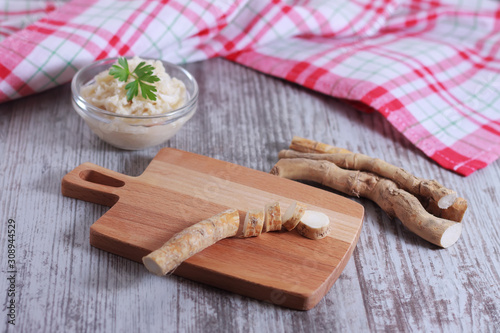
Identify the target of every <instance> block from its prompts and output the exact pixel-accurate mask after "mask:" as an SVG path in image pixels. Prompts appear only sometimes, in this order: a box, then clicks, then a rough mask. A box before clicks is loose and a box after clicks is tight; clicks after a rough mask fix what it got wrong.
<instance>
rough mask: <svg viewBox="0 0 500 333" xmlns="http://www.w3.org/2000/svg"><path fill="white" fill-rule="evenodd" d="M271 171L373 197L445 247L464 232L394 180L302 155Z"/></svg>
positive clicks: (414, 229)
mask: <svg viewBox="0 0 500 333" xmlns="http://www.w3.org/2000/svg"><path fill="white" fill-rule="evenodd" d="M271 173H272V174H274V175H277V176H280V177H283V178H288V179H301V180H309V181H313V182H316V183H319V184H323V185H325V186H328V187H331V188H333V189H335V190H337V191H341V192H343V193H345V194H348V195H353V196H357V197H358V196H362V197H365V198H368V199H371V200H372V201H374V202H375V203H377V204H378V205H379V206H380V207H381V208H382V209H383V210H384V211H385V212H386V213H387V214H389V215H390V216H393V217H397V218H398V219H399V220H400V221H401V222H402V223H403V225H404V226H405V227H406V228H408V229H409V230H410V231H412V232H413V233H415V234H416V235H418V236H420V237H422V238H423V239H425V240H427V241H429V242H431V243H433V244H436V245H438V246H441V247H443V248H446V247H449V246H451V245H453V244H454V243H455V242H456V241H457V240H458V239H459V237H460V235H461V232H462V224H461V223H457V222H455V221H450V220H446V219H442V218H439V217H436V216H434V215H432V214H430V213H428V212H427V211H426V210H425V209H424V208H423V207H422V204H421V203H420V202H419V201H418V199H417V198H416V197H415V196H414V195H412V194H410V193H408V192H407V191H405V190H402V189H400V188H399V187H398V186H397V184H396V183H395V182H394V181H392V180H389V179H386V178H380V177H378V176H377V175H374V174H372V173H367V172H362V171H353V170H344V169H341V168H339V167H338V166H336V165H335V164H334V163H331V162H328V161H315V160H309V159H303V158H294V159H281V160H279V161H278V163H276V165H275V166H274V167H273V169H272V170H271Z"/></svg>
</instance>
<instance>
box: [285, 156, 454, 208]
mask: <svg viewBox="0 0 500 333" xmlns="http://www.w3.org/2000/svg"><path fill="white" fill-rule="evenodd" d="M279 158H307V159H311V160H326V161H329V162H332V163H335V164H336V165H337V166H339V167H341V168H344V169H350V170H360V171H368V172H372V173H374V174H376V175H379V176H382V177H385V178H387V179H391V180H393V181H394V182H396V184H398V185H399V186H400V187H401V188H403V189H404V190H406V191H408V192H410V193H412V194H414V195H416V196H421V197H424V198H431V199H432V200H434V201H435V202H437V203H438V207H439V208H441V209H446V208H448V207H450V206H452V205H453V203H454V202H455V200H456V199H457V194H456V192H455V191H453V190H450V189H448V188H445V187H444V186H442V185H441V184H439V183H438V182H437V181H435V180H427V179H422V178H418V177H415V176H413V175H412V174H410V173H409V172H408V171H406V170H404V169H402V168H399V167H396V166H394V165H392V164H390V163H387V162H386V161H383V160H381V159H379V158H372V157H370V156H367V155H363V154H355V153H348V154H340V153H328V154H323V153H319V154H318V153H316V154H315V153H302V152H297V151H293V150H282V151H281V152H280V153H279Z"/></svg>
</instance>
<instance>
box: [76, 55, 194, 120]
mask: <svg viewBox="0 0 500 333" xmlns="http://www.w3.org/2000/svg"><path fill="white" fill-rule="evenodd" d="M133 57H134V56H126V57H124V58H126V59H132V58H133ZM118 58H120V57H112V58H106V59H100V60H97V61H94V62H92V63H90V64H88V65H86V66H84V67H82V68H80V69H79V70H78V71H77V72H76V74H75V75H74V76H73V79H72V80H71V93H72V95H73V100H74V102H75V103H76V104H77V105H78V106H80V103H82V104H84V105H85V108H86V109H87V110H89V109H90V110H92V111H93V112H94V113H98V114H101V115H103V116H111V117H116V118H123V119H162V118H172V117H174V118H180V117H182V116H184V115H186V114H188V113H189V112H190V111H191V110H192V108H193V106H194V104H196V103H197V101H198V93H199V88H198V82H197V81H196V79H195V78H194V76H193V75H192V74H191V73H190V72H189V71H188V70H186V69H185V68H183V67H181V66H179V65H176V64H174V63H171V62H168V61H165V60H162V59H152V58H141V59H143V60H158V61H161V62H162V63H163V65H168V66H170V67H176V68H177V69H178V70H180V71H181V72H182V73H183V74H184V75H186V77H187V78H188V80H190V81H191V82H192V83H193V94H192V96H190V98H189V100H188V101H187V102H186V103H185V104H184V105H183V106H181V107H180V108H177V109H174V110H171V111H168V112H166V113H161V114H155V115H124V114H118V113H114V112H111V111H107V110H104V109H101V108H100V107H97V106H95V105H93V104H91V103H89V102H87V101H86V100H85V99H84V98H83V97H82V96H81V95H80V93H79V91H78V89H77V83H76V82H77V81H78V78H79V77H80V76H81V75H82V73H84V72H85V71H87V70H88V69H89V68H91V67H94V66H98V65H102V64H103V63H106V62H109V64H110V67H111V65H112V64H113V63H115V62H116V61H117V60H118ZM167 74H169V75H170V73H168V72H167ZM177 79H178V80H180V79H179V78H177ZM181 81H182V80H181ZM183 83H184V82H183ZM80 108H81V109H83V108H82V107H80Z"/></svg>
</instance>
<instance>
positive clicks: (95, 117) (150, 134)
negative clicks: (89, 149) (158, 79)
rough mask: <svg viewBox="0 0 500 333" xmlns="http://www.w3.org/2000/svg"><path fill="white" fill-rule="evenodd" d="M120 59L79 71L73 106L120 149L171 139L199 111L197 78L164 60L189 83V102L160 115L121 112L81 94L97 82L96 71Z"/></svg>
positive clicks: (73, 88)
mask: <svg viewBox="0 0 500 333" xmlns="http://www.w3.org/2000/svg"><path fill="white" fill-rule="evenodd" d="M129 59H130V58H129ZM116 61H117V58H109V59H104V60H99V61H96V62H94V63H92V64H90V65H88V66H85V67H83V68H82V69H80V70H79V71H78V72H77V73H76V74H75V76H74V77H73V80H72V82H71V93H72V102H73V108H74V109H75V111H76V112H77V113H78V114H79V115H80V116H81V117H82V118H83V120H84V121H85V122H86V123H87V125H88V126H89V127H90V129H91V130H92V131H93V132H94V133H95V134H96V135H97V136H98V137H99V138H101V139H102V140H104V141H106V142H107V143H109V144H110V145H112V146H115V147H117V148H121V149H127V150H138V149H144V148H148V147H153V146H156V145H159V144H161V143H163V142H165V141H167V140H168V139H170V138H171V137H172V136H174V135H175V134H176V133H177V131H179V129H180V128H181V127H182V126H183V125H184V124H185V123H186V122H187V121H188V120H189V119H190V118H191V117H192V116H193V115H194V113H195V112H196V109H197V107H198V84H197V82H196V80H195V78H194V77H193V76H192V75H191V74H190V73H189V72H188V71H186V70H185V69H184V68H182V67H179V66H177V65H174V64H172V63H169V62H166V61H162V63H163V66H164V67H165V71H166V72H167V73H168V74H169V75H170V76H171V77H175V78H177V79H178V80H181V81H182V82H183V83H184V84H185V86H186V94H187V96H186V104H184V106H182V107H180V108H178V109H175V110H172V111H169V112H167V113H163V114H159V115H145V116H136V115H119V114H116V113H113V112H109V111H106V110H104V109H101V108H98V107H96V106H94V105H92V104H90V103H89V102H87V101H86V100H85V99H84V98H83V97H82V96H81V95H80V91H81V88H82V87H83V86H85V85H88V84H91V83H93V81H94V76H95V75H96V74H99V73H100V72H102V71H105V70H108V69H109V68H110V67H111V65H113V64H114V63H115V62H116Z"/></svg>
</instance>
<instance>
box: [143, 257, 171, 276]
mask: <svg viewBox="0 0 500 333" xmlns="http://www.w3.org/2000/svg"><path fill="white" fill-rule="evenodd" d="M142 262H143V264H144V266H146V268H147V269H148V271H150V272H151V273H153V274H155V275H158V276H163V275H165V274H167V272H163V270H162V268H161V266H160V265H158V263H157V262H156V261H154V260H153V259H151V258H150V257H148V256H146V257H143V258H142Z"/></svg>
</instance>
